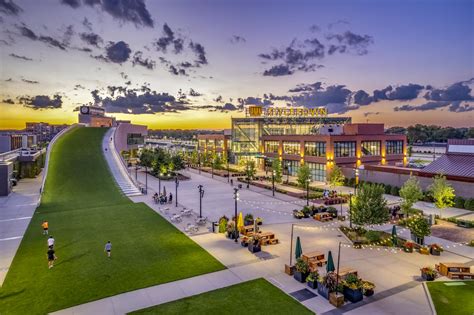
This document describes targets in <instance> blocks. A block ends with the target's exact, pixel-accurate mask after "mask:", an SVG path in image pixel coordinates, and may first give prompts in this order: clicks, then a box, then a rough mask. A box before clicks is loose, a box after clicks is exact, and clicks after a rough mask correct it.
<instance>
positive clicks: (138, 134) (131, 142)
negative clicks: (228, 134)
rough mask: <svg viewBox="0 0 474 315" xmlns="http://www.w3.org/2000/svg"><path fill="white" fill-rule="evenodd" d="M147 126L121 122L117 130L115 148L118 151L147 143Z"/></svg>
mask: <svg viewBox="0 0 474 315" xmlns="http://www.w3.org/2000/svg"><path fill="white" fill-rule="evenodd" d="M147 134H148V129H147V126H143V125H134V124H131V123H130V122H120V123H119V124H118V126H117V129H116V131H115V139H114V141H115V148H116V149H117V151H118V152H123V151H130V150H136V149H138V148H139V147H141V146H143V145H144V144H145V136H146V135H147Z"/></svg>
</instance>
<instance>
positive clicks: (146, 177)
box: [145, 165, 148, 195]
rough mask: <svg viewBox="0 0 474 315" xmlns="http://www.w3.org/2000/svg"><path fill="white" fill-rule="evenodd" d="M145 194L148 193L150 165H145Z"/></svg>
mask: <svg viewBox="0 0 474 315" xmlns="http://www.w3.org/2000/svg"><path fill="white" fill-rule="evenodd" d="M145 195H148V166H146V165H145Z"/></svg>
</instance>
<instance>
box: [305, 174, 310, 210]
mask: <svg viewBox="0 0 474 315" xmlns="http://www.w3.org/2000/svg"><path fill="white" fill-rule="evenodd" d="M310 182H311V178H308V179H307V180H306V206H309V183H310Z"/></svg>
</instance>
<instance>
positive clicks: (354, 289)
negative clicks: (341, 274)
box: [342, 274, 364, 303]
mask: <svg viewBox="0 0 474 315" xmlns="http://www.w3.org/2000/svg"><path fill="white" fill-rule="evenodd" d="M343 285H344V289H343V291H342V293H343V294H344V298H345V299H346V300H349V301H351V302H352V303H357V302H359V301H362V299H363V298H364V296H363V295H362V281H361V280H360V279H359V278H358V277H357V276H356V275H354V274H349V275H347V277H346V280H344V281H343Z"/></svg>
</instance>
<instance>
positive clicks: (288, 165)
mask: <svg viewBox="0 0 474 315" xmlns="http://www.w3.org/2000/svg"><path fill="white" fill-rule="evenodd" d="M299 169H300V162H299V161H292V160H283V173H284V174H285V175H287V174H289V175H290V176H297V175H298V170H299Z"/></svg>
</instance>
